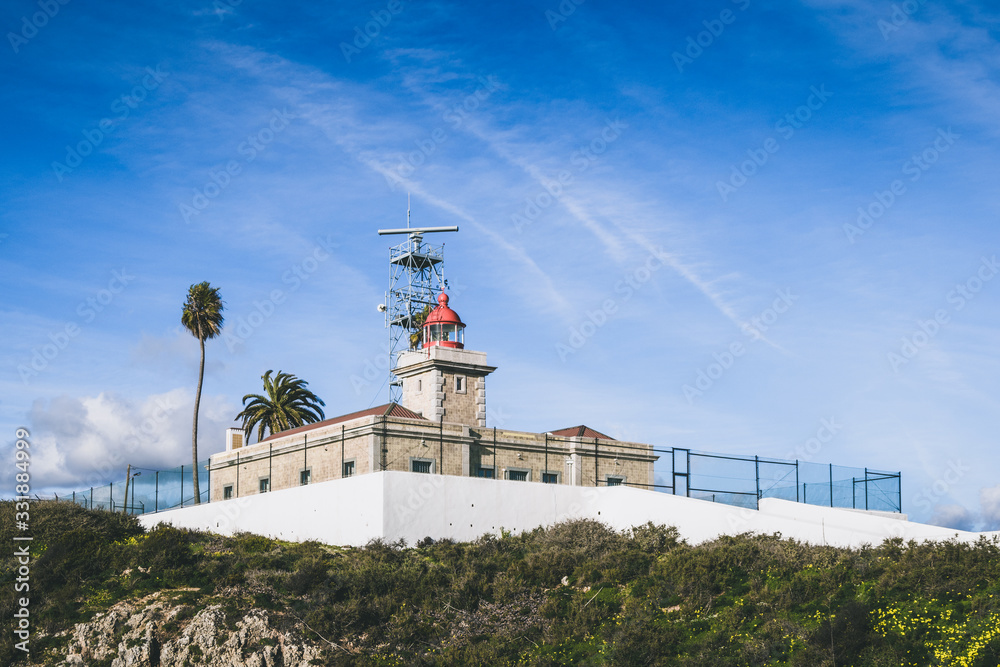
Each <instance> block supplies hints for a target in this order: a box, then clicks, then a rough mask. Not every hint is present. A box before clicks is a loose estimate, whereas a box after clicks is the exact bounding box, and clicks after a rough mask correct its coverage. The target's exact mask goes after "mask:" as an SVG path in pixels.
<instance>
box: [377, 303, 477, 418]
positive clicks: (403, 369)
mask: <svg viewBox="0 0 1000 667" xmlns="http://www.w3.org/2000/svg"><path fill="white" fill-rule="evenodd" d="M437 300H438V305H437V307H436V308H434V310H432V311H431V312H430V313H428V315H427V319H426V320H425V321H424V325H423V328H422V330H421V333H420V347H419V349H416V350H407V351H405V352H401V353H400V354H399V358H398V359H397V361H396V370H395V373H396V377H398V378H399V379H400V381H401V382H402V384H403V399H402V402H403V406H404V407H406V408H409V409H410V410H413V411H414V412H418V413H420V414H421V415H422V416H423V417H424V418H426V419H430V420H432V421H438V420H440V419H444V421H447V422H453V423H457V424H465V425H467V426H479V427H485V426H486V376H487V375H489V374H490V373H492V372H493V371H495V370H496V367H494V366H488V365H487V364H486V353H485V352H474V351H473V350H466V349H465V323H464V322H462V318H460V317H459V316H458V313H456V312H455V311H454V310H452V309H451V308H449V307H448V295H447V294H445V293H444V292H442V293H441V294H439V295H438V299H437Z"/></svg>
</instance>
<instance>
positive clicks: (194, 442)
mask: <svg viewBox="0 0 1000 667" xmlns="http://www.w3.org/2000/svg"><path fill="white" fill-rule="evenodd" d="M198 334H199V336H198V342H199V343H201V366H200V367H199V368H198V392H197V393H196V394H195V395H194V425H193V426H192V427H191V477H192V482H193V483H194V504H195V505H197V504H199V503H201V490H200V488H199V487H198V408H199V407H200V406H201V384H202V381H203V380H204V379H205V339H204V338H202V337H201V335H200V334H201V327H200V326H199V327H198Z"/></svg>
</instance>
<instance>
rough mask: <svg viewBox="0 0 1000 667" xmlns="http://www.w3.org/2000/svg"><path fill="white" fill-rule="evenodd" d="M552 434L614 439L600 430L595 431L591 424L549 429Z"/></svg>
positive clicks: (569, 436)
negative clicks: (554, 429)
mask: <svg viewBox="0 0 1000 667" xmlns="http://www.w3.org/2000/svg"><path fill="white" fill-rule="evenodd" d="M549 433H551V434H552V435H561V436H563V437H566V438H600V439H601V440H614V438H612V437H611V436H610V435H604V434H603V433H601V432H600V431H595V430H594V429H592V428H590V427H589V426H583V425H582V424H581V425H580V426H570V427H567V428H561V429H559V430H558V431H549Z"/></svg>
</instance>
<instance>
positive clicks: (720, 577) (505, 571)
mask: <svg viewBox="0 0 1000 667" xmlns="http://www.w3.org/2000/svg"><path fill="white" fill-rule="evenodd" d="M31 518H32V526H33V527H34V529H35V530H34V536H35V540H34V541H33V542H32V543H31V553H32V556H33V558H34V562H33V563H32V565H31V586H32V589H31V597H32V607H31V609H32V621H33V631H34V633H38V632H39V631H40V630H42V631H44V632H45V633H46V634H47V635H49V637H50V639H36V640H34V641H33V648H34V649H35V651H36V652H37V651H40V650H42V649H43V648H48V649H49V650H51V651H53V653H52V655H53V656H55V655H58V650H59V649H60V646H59V643H58V641H55V640H54V639H51V635H52V634H53V633H54V632H56V631H59V630H64V629H67V628H70V627H72V624H73V623H74V622H80V621H83V620H86V619H87V618H88V617H90V616H92V615H93V614H94V613H96V612H98V611H101V610H103V609H106V608H107V607H108V606H110V605H111V604H114V603H115V602H116V601H119V600H122V599H126V598H139V597H142V596H145V595H147V594H149V593H151V592H154V591H162V590H167V591H169V590H174V591H176V600H175V604H178V605H181V604H183V605H188V607H189V608H188V607H185V609H184V610H183V612H184V613H181V614H178V617H177V618H176V619H174V620H173V621H172V622H171V623H172V624H173V625H174V626H175V627H172V628H166V627H165V628H164V631H165V632H168V633H169V632H171V631H172V632H176V631H177V630H178V629H179V627H181V626H182V625H183V624H184V623H185V622H186V619H187V618H190V617H191V616H193V615H194V614H195V613H196V611H197V610H198V609H201V608H203V607H205V606H206V605H208V604H221V605H222V606H223V610H224V612H225V614H226V626H227V627H228V628H229V629H230V630H233V629H235V623H236V622H237V621H238V620H239V619H240V618H241V617H242V615H243V614H244V613H246V611H247V610H249V609H250V608H253V607H257V608H264V609H267V610H270V611H271V612H272V613H273V617H274V618H275V619H277V622H278V623H279V624H283V625H279V627H285V628H288V629H292V628H297V629H299V630H302V631H303V632H304V633H305V635H306V636H307V637H310V638H311V639H312V640H313V641H315V643H316V645H318V646H324V647H326V655H327V656H328V657H327V658H326V664H336V665H419V664H437V665H692V666H694V665H698V666H704V665H709V666H712V665H720V666H721V665H804V666H805V665H808V666H810V667H814V666H818V665H897V666H898V665H915V666H916V665H919V666H925V665H962V666H979V667H985V666H986V665H989V666H991V667H992V666H995V665H997V664H1000V544H998V543H997V542H996V541H992V542H989V541H985V540H983V541H980V542H979V543H978V544H975V545H964V544H958V543H939V544H929V545H928V544H914V543H910V544H904V543H903V542H902V541H900V540H889V541H887V542H885V543H884V544H882V545H879V546H875V547H871V548H865V549H861V550H847V549H837V548H833V547H814V546H806V545H803V544H800V543H797V542H794V541H790V540H784V539H781V538H780V536H751V535H743V536H738V537H724V538H720V539H718V540H715V541H713V542H710V543H706V544H702V545H698V546H690V545H688V544H686V543H685V542H683V541H682V540H679V539H678V537H677V533H676V531H674V530H673V529H671V528H664V527H659V526H653V525H647V526H643V527H640V528H637V529H635V530H633V531H631V532H630V533H628V534H624V535H623V534H619V533H615V532H613V531H610V530H609V529H607V528H606V527H604V526H602V525H601V524H598V523H594V522H589V521H579V522H572V523H565V524H561V525H558V526H556V527H554V528H551V529H549V530H536V531H534V532H532V533H529V534H525V535H520V536H511V535H507V534H505V535H503V536H502V537H499V538H497V537H492V536H486V537H483V538H480V539H479V540H477V541H476V542H473V543H467V544H455V543H451V542H447V541H441V542H437V543H433V542H431V541H430V540H424V541H423V542H421V543H420V544H419V545H417V546H414V547H411V548H404V547H403V545H400V544H385V543H372V544H370V545H368V546H367V547H366V548H363V549H349V548H336V547H329V546H325V545H321V544H317V543H306V544H290V543H283V542H278V541H275V540H270V539H267V538H264V537H260V536H256V535H249V534H243V535H238V536H235V537H231V538H223V537H219V536H215V535H210V534H205V533H196V532H189V531H181V530H176V529H174V528H169V527H161V528H157V529H156V530H153V531H150V532H144V531H143V530H142V529H141V528H140V527H139V526H138V524H137V523H136V522H135V520H134V519H132V518H130V517H126V516H122V515H120V514H110V513H104V512H90V511H86V510H83V509H81V508H78V507H75V506H72V505H69V504H61V503H60V504H57V503H33V505H32V517H31ZM13 524H14V522H13V506H12V503H9V502H4V503H0V539H2V540H3V542H4V543H6V544H8V545H10V544H13V542H12V541H11V537H12V534H11V533H12V528H11V527H12V526H13ZM10 551H11V550H8V553H10ZM140 567H141V568H142V569H141V570H140V569H139V568H140ZM15 568H16V566H15V565H14V561H13V559H12V558H11V557H10V556H6V555H5V556H4V562H3V569H2V579H3V581H2V590H3V594H2V596H0V615H2V617H3V618H5V619H10V618H11V615H12V612H13V605H14V593H13V580H14V577H15V576H16V575H15ZM147 568H148V571H147ZM180 589H185V590H183V591H181V590H180ZM34 636H35V637H38V635H37V634H35V635H34ZM33 657H34V658H35V659H36V660H38V658H39V656H38V655H33ZM16 659H18V655H17V654H16V652H15V651H14V650H13V647H12V644H11V634H10V632H9V631H5V632H4V633H3V635H2V639H0V664H14V663H15V660H16ZM52 662H55V660H54V659H53V661H52Z"/></svg>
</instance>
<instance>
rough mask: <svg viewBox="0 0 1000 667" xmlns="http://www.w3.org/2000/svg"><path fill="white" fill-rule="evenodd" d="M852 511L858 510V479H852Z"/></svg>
mask: <svg viewBox="0 0 1000 667" xmlns="http://www.w3.org/2000/svg"><path fill="white" fill-rule="evenodd" d="M851 509H853V510H856V509H858V478H857V477H852V478H851Z"/></svg>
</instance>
